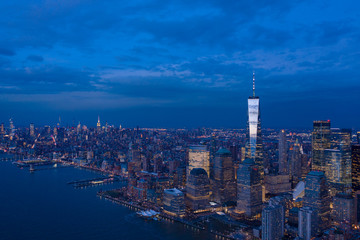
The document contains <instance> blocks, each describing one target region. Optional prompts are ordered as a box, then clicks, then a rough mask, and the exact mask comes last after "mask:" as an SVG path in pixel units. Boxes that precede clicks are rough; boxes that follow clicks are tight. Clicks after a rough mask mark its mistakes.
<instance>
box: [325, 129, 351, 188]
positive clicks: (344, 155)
mask: <svg viewBox="0 0 360 240" xmlns="http://www.w3.org/2000/svg"><path fill="white" fill-rule="evenodd" d="M330 147H331V149H332V150H338V154H339V157H340V159H339V162H338V164H337V166H338V167H337V168H335V169H334V166H333V165H332V164H331V163H329V162H328V161H327V160H328V159H327V154H326V152H327V150H325V160H326V166H325V170H326V171H325V174H327V173H328V171H329V172H332V173H331V175H332V176H334V177H335V179H332V178H331V177H330V176H326V177H327V178H328V181H329V182H330V188H331V189H334V190H336V193H340V192H346V193H351V129H339V128H332V129H331V146H330ZM329 160H331V159H329ZM334 171H336V172H337V173H335V174H334ZM336 177H337V178H338V179H336ZM336 193H335V194H336Z"/></svg>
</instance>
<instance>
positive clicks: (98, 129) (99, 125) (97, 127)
mask: <svg viewBox="0 0 360 240" xmlns="http://www.w3.org/2000/svg"><path fill="white" fill-rule="evenodd" d="M96 129H97V131H98V132H100V130H101V123H100V116H98V121H97V123H96Z"/></svg>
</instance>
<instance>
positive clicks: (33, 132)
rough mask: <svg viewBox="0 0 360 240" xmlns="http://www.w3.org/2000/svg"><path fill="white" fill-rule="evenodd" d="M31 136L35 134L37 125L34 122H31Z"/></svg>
mask: <svg viewBox="0 0 360 240" xmlns="http://www.w3.org/2000/svg"><path fill="white" fill-rule="evenodd" d="M30 136H32V137H34V136H35V127H34V124H33V123H30Z"/></svg>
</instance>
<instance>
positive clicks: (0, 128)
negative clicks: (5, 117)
mask: <svg viewBox="0 0 360 240" xmlns="http://www.w3.org/2000/svg"><path fill="white" fill-rule="evenodd" d="M0 134H2V135H4V134H5V128H4V123H1V125H0Z"/></svg>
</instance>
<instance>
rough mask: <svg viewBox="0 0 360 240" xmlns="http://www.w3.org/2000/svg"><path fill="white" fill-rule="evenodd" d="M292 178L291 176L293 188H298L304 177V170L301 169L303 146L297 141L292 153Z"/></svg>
mask: <svg viewBox="0 0 360 240" xmlns="http://www.w3.org/2000/svg"><path fill="white" fill-rule="evenodd" d="M289 155H290V164H289V165H290V176H291V183H292V185H293V186H296V184H298V182H299V181H300V180H301V177H302V168H301V164H302V161H301V158H302V156H301V155H302V154H301V145H300V143H299V141H298V139H296V141H295V143H294V144H293V145H292V146H291V148H290V151H289Z"/></svg>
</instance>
